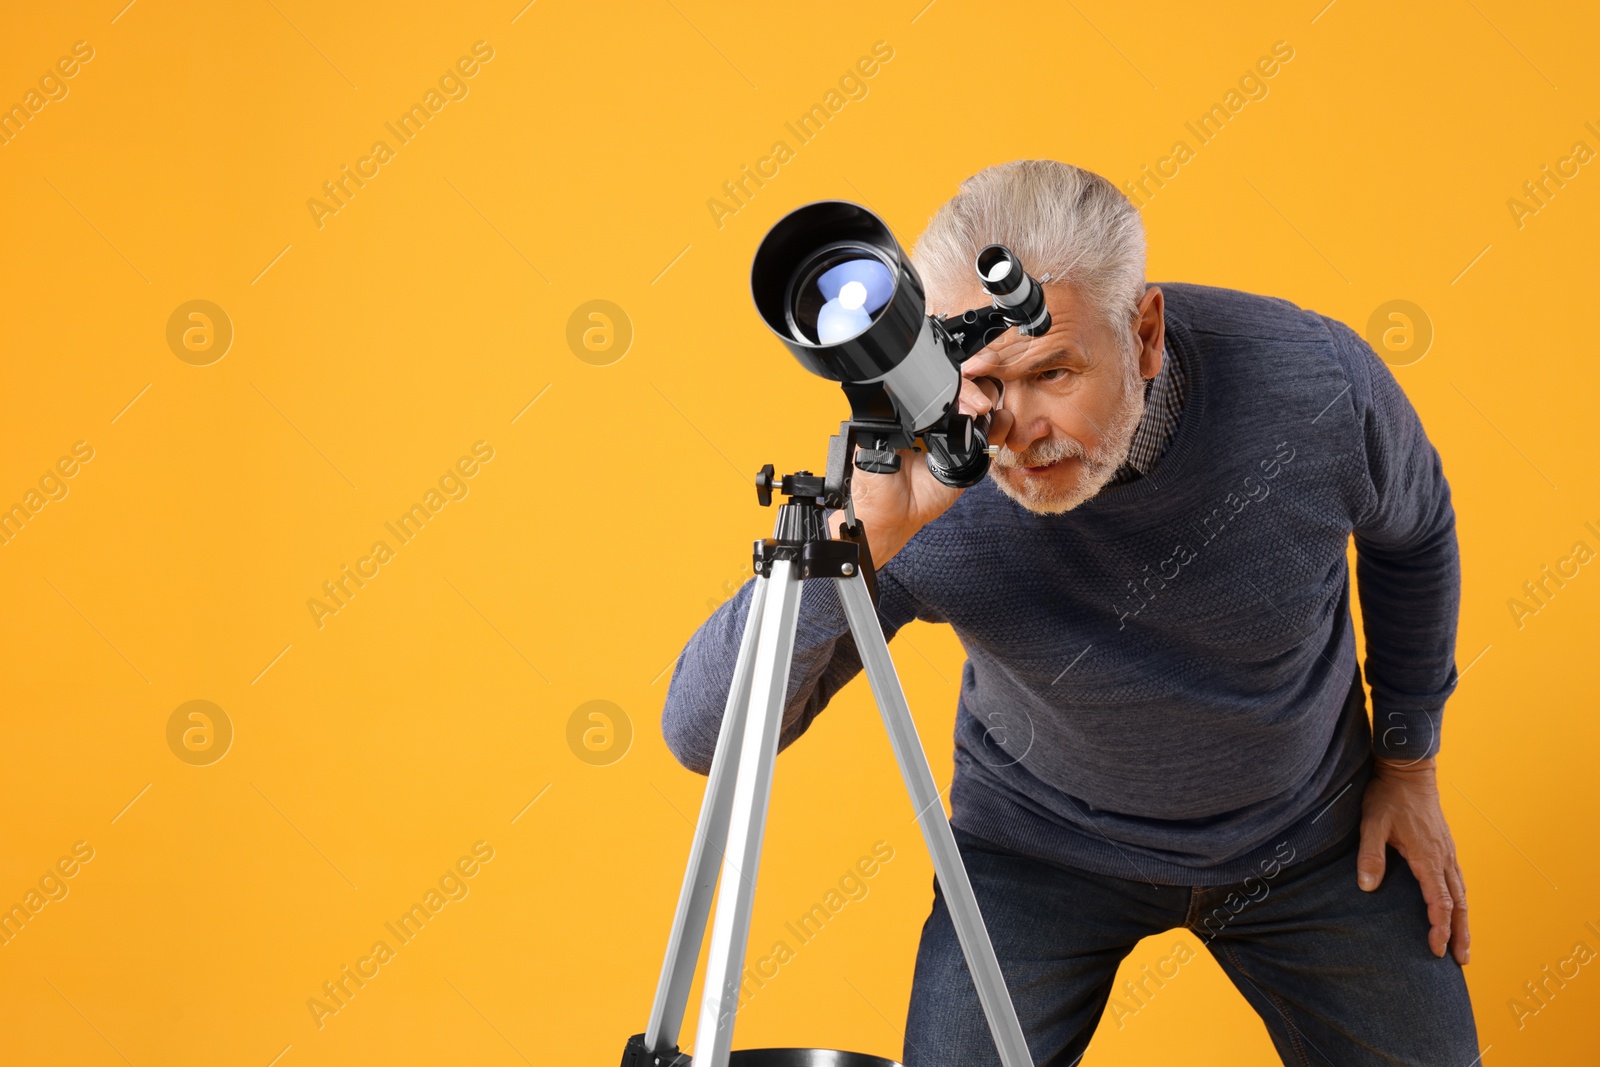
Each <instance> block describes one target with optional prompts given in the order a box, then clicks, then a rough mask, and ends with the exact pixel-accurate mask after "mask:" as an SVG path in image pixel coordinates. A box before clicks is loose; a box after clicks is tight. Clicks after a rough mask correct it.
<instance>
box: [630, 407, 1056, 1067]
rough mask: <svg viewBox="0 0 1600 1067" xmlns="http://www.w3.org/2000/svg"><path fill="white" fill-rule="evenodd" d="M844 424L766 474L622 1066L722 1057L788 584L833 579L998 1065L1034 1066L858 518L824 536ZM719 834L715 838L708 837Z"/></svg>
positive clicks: (682, 1064) (788, 1057) (757, 1061)
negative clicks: (719, 707) (645, 1014)
mask: <svg viewBox="0 0 1600 1067" xmlns="http://www.w3.org/2000/svg"><path fill="white" fill-rule="evenodd" d="M843 429H844V431H845V432H844V433H843V434H842V435H841V437H835V438H834V439H833V441H832V445H833V447H831V448H830V450H829V452H830V454H829V474H828V477H827V479H826V480H824V479H823V478H818V477H816V476H814V475H811V474H810V473H809V472H806V471H800V472H798V473H796V474H791V475H785V476H784V477H783V478H782V481H781V483H778V485H777V487H778V488H779V489H780V491H781V492H782V493H783V494H784V495H785V496H787V497H788V498H789V500H788V502H787V503H785V504H783V505H781V506H780V507H779V508H778V519H777V524H776V528H775V530H774V532H773V536H772V537H770V538H768V539H766V540H764V541H758V542H756V546H755V559H754V564H755V572H756V579H755V589H754V593H753V595H752V596H751V598H750V607H749V615H748V617H747V618H746V620H745V627H744V634H743V637H742V638H741V639H740V642H739V653H738V658H737V660H736V661H735V665H734V671H733V684H732V686H731V687H730V689H729V691H728V701H727V706H726V708H725V710H724V712H723V717H722V727H721V730H720V732H719V733H718V735H717V746H716V753H715V755H714V756H713V757H712V760H711V769H710V777H709V778H708V780H707V783H706V792H705V799H704V801H703V802H702V803H701V807H700V818H699V822H698V824H697V825H696V827H695V835H694V843H693V845H692V846H691V847H690V850H689V864H688V868H687V869H686V870H685V872H684V876H683V888H682V891H681V892H680V894H679V897H678V908H677V912H676V914H675V915H674V917H673V922H672V931H671V934H670V936H669V938H668V940H667V953H666V959H665V960H664V962H663V963H662V966H661V979H660V982H659V984H658V985H657V987H656V994H655V1001H654V1003H653V1004H652V1005H651V1008H650V1022H649V1026H648V1028H647V1029H646V1031H645V1032H644V1033H643V1034H636V1035H634V1036H633V1037H632V1038H630V1039H629V1041H628V1044H627V1047H626V1049H625V1051H624V1053H623V1057H622V1067H728V1062H729V1056H730V1052H731V1047H732V1039H733V1024H734V1015H735V1013H736V1012H737V1010H738V1002H739V987H740V982H741V974H742V972H743V970H744V954H745V946H746V942H747V941H748V940H749V936H750V914H751V908H752V904H753V902H754V897H755V875H756V868H757V865H758V864H759V862H760V858H761V839H762V834H763V832H764V830H765V828H766V817H767V806H768V802H769V800H770V798H771V794H772V771H773V764H774V762H775V761H776V759H777V752H778V734H779V730H780V729H781V726H782V720H783V710H784V703H785V699H784V698H785V695H786V693H787V691H788V683H789V667H790V662H791V659H792V657H793V653H794V641H795V629H796V622H797V619H798V617H799V613H800V591H801V585H802V583H803V582H806V581H814V580H819V579H824V578H827V579H832V580H833V582H834V584H835V586H836V587H837V589H838V593H839V599H840V601H841V602H842V603H843V606H844V611H845V616H846V618H847V620H848V622H849V625H850V632H851V635H852V636H853V637H854V639H855V644H856V649H857V651H858V652H859V653H860V656H861V665H862V668H863V671H864V672H865V674H866V676H867V680H868V682H869V683H870V684H871V687H872V694H873V697H874V699H875V700H876V701H877V704H878V709H879V711H880V713H881V714H882V716H883V723H884V726H885V728H886V729H887V730H888V733H889V743H890V746H891V747H892V748H893V750H894V755H895V760H896V761H897V762H898V763H899V765H900V774H901V776H902V777H903V778H904V779H905V784H906V790H907V792H908V793H909V794H910V796H911V803H912V806H913V807H914V808H915V809H916V816H917V822H918V824H919V825H920V826H921V829H922V836H923V839H924V841H925V842H926V843H927V846H928V853H929V855H930V856H931V858H932V860H933V868H934V873H935V874H936V876H937V877H938V880H939V887H940V889H941V890H942V891H943V893H944V897H945V901H946V903H947V905H948V906H949V909H950V918H951V921H952V923H953V924H954V926H955V931H956V936H957V938H958V939H959V941H960V943H961V950H962V953H963V954H964V955H965V957H966V960H967V967H968V969H969V970H970V971H971V973H972V978H973V983H974V985H975V986H976V987H977V992H978V1000H979V1002H980V1004H981V1005H982V1007H983V1012H984V1015H985V1017H986V1018H987V1020H988V1023H989V1030H990V1032H991V1033H992V1034H993V1035H994V1039H995V1046H996V1048H997V1049H998V1051H999V1054H1000V1062H1001V1064H1002V1067H1033V1060H1032V1058H1031V1057H1030V1055H1029V1053H1028V1046H1027V1043H1026V1042H1025V1040H1024V1038H1023V1035H1022V1027H1021V1024H1020V1023H1019V1022H1018V1021H1017V1014H1016V1010H1015V1008H1014V1007H1013V1005H1012V1003H1011V996H1010V994H1009V993H1008V992H1007V990H1006V986H1005V979H1004V977H1003V976H1002V975H1001V973H1000V964H999V961H998V960H997V959H996V958H995V954H994V947H993V946H992V945H991V944H990V942H989V932H988V930H987V928H985V926H984V924H983V916H982V915H981V914H980V913H979V911H978V901H977V898H976V896H974V894H973V891H972V883H971V882H970V881H969V880H968V878H967V871H966V867H965V866H964V865H963V864H962V862H961V854H960V852H959V851H958V849H957V847H956V840H955V835H954V834H953V833H952V832H951V829H950V823H949V821H948V820H947V819H946V818H945V814H944V808H943V806H942V804H941V803H940V798H939V790H938V787H937V786H936V785H935V784H934V779H933V772H932V770H931V769H930V768H929V766H928V757H927V754H926V753H925V752H924V751H923V748H922V744H921V742H920V741H919V740H918V737H917V728H916V724H915V723H914V722H913V720H912V718H911V709H910V707H909V706H908V705H907V703H906V696H905V691H904V690H903V689H902V688H901V687H900V679H899V677H898V675H896V673H895V668H894V661H893V659H892V658H891V657H890V655H889V646H888V643H887V641H886V640H885V639H884V636H883V628H882V627H881V626H880V625H879V622H878V615H877V610H876V608H875V606H874V601H875V600H876V588H875V585H876V583H875V581H874V579H873V568H872V557H871V552H870V550H869V549H868V547H867V544H866V538H865V534H864V531H863V528H862V526H861V524H860V523H859V522H855V521H854V516H853V513H851V512H849V511H847V512H846V515H847V518H849V519H850V521H849V522H848V523H847V524H846V525H845V527H844V529H843V530H842V531H841V537H840V539H833V538H830V536H829V534H828V528H827V524H826V521H825V512H824V510H823V504H824V502H825V501H838V500H841V493H840V490H841V488H842V490H843V493H842V501H843V502H846V503H847V502H848V499H849V495H848V493H849V463H850V460H849V458H847V457H850V456H851V453H852V451H853V445H854V433H853V430H854V429H855V427H852V426H851V425H850V424H848V423H847V424H845V426H844V427H843ZM774 487H775V485H774V480H773V477H772V465H771V464H768V465H767V466H766V467H764V468H763V469H762V472H761V474H760V475H759V476H758V477H757V479H756V488H757V496H758V498H759V499H760V500H761V503H762V504H763V506H769V505H770V504H771V501H772V491H773V489H774ZM724 843H725V846H726V847H725V848H722V847H719V846H721V845H723V844H724ZM718 852H720V854H721V883H722V895H721V897H720V898H719V899H718V901H717V910H716V918H715V921H714V922H713V924H712V928H711V948H710V952H709V958H708V962H707V965H706V977H705V984H704V992H703V996H702V1000H701V1004H700V1016H699V1028H698V1030H697V1032H696V1040H695V1051H694V1057H693V1060H692V1063H691V1061H690V1059H689V1057H688V1056H687V1055H685V1054H684V1053H681V1052H679V1051H678V1045H677V1042H678V1034H679V1029H680V1027H681V1026H682V1023H683V1016H684V1011H685V1009H686V1007H687V1005H688V1000H689V986H690V983H691V982H692V981H693V980H694V972H695V968H696V966H697V965H698V959H699V951H700V944H701V940H702V938H703V937H704V934H705V928H706V920H707V917H708V915H709V913H710V911H711V899H712V893H713V891H714V890H715V889H716V886H717V879H718V873H717V853H718ZM733 1055H734V1056H735V1057H736V1059H737V1060H738V1063H739V1065H740V1067H825V1065H826V1067H868V1065H872V1067H895V1065H893V1064H890V1063H889V1062H888V1061H885V1060H882V1059H878V1058H877V1057H871V1056H864V1055H859V1054H856V1053H839V1052H833V1051H827V1050H810V1049H800V1050H796V1049H783V1050H743V1051H741V1052H739V1053H734V1054H733Z"/></svg>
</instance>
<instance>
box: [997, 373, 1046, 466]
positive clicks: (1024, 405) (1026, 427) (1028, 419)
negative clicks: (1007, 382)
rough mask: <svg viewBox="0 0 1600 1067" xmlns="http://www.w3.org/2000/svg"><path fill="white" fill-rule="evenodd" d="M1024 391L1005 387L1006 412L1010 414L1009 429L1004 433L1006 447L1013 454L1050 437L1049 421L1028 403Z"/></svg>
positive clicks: (1037, 408)
mask: <svg viewBox="0 0 1600 1067" xmlns="http://www.w3.org/2000/svg"><path fill="white" fill-rule="evenodd" d="M1027 392H1028V391H1027V390H1026V389H1018V388H1016V387H1015V386H1014V385H1013V386H1007V387H1006V399H1005V405H1006V410H1007V411H1009V412H1011V417H1012V423H1011V429H1010V431H1008V432H1007V433H1006V442H1005V444H1006V447H1007V448H1009V449H1010V450H1011V451H1013V452H1024V451H1026V450H1027V449H1028V447H1029V446H1030V445H1032V444H1034V443H1035V442H1036V441H1041V440H1043V439H1044V438H1046V437H1049V436H1050V420H1049V419H1048V418H1047V417H1046V416H1045V414H1044V412H1043V411H1041V410H1040V409H1039V407H1038V405H1036V404H1033V403H1031V402H1030V398H1029V397H1028V396H1027Z"/></svg>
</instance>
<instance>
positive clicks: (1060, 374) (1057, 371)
mask: <svg viewBox="0 0 1600 1067" xmlns="http://www.w3.org/2000/svg"><path fill="white" fill-rule="evenodd" d="M1071 373H1072V372H1071V371H1069V370H1068V369H1067V368H1065V367H1051V368H1050V369H1049V370H1042V371H1040V372H1039V380H1040V381H1041V382H1054V381H1060V380H1061V379H1062V378H1065V377H1066V376H1067V375H1069V374H1071Z"/></svg>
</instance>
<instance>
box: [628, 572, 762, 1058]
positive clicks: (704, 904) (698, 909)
mask: <svg viewBox="0 0 1600 1067" xmlns="http://www.w3.org/2000/svg"><path fill="white" fill-rule="evenodd" d="M769 580H770V579H767V578H764V577H761V576H759V575H758V576H757V577H756V584H755V589H754V591H753V592H752V594H751V596H750V606H749V609H748V614H747V615H746V616H745V622H744V636H743V637H741V638H740V639H739V658H738V659H737V660H735V661H734V666H733V684H732V685H731V686H730V687H729V689H728V703H727V705H726V706H725V707H724V708H723V711H722V727H721V729H720V730H719V731H718V732H717V748H716V752H715V754H714V755H713V756H712V757H711V774H710V776H709V777H708V778H707V779H706V794H705V799H704V800H702V801H701V802H700V821H699V823H698V824H697V825H696V826H695V828H694V843H693V844H692V845H690V846H689V865H688V867H687V868H686V869H685V870H684V872H683V889H682V890H681V891H680V892H679V893H678V910H677V913H676V914H675V915H673V917H672V933H671V935H670V936H669V937H668V939H667V955H666V959H665V960H663V961H662V964H661V981H660V982H659V983H657V985H656V999H655V1002H654V1003H653V1004H652V1005H651V1007H650V1024H649V1026H648V1027H647V1028H646V1030H645V1048H647V1049H649V1050H650V1051H652V1052H665V1051H667V1050H669V1049H672V1048H675V1047H677V1044H678V1031H679V1029H680V1028H681V1027H682V1026H683V1013H684V1010H685V1008H686V1007H687V1005H688V1003H689V986H690V985H691V984H692V983H693V982H694V972H695V967H696V965H697V964H698V963H699V959H700V944H701V940H702V938H704V936H705V932H706V919H707V917H708V916H709V915H710V914H711V897H712V894H713V893H715V892H716V888H717V862H718V860H719V859H720V858H721V855H722V852H721V847H722V843H723V842H724V841H725V840H726V839H727V836H728V814H729V811H730V810H731V808H732V807H733V785H734V777H735V775H737V774H738V771H739V747H740V744H741V742H742V741H743V739H744V733H745V722H746V712H747V711H748V710H749V707H750V681H751V678H752V676H753V675H754V674H755V659H756V639H757V637H758V635H759V634H760V632H761V616H762V612H763V611H764V610H765V608H766V603H767V584H768V582H769Z"/></svg>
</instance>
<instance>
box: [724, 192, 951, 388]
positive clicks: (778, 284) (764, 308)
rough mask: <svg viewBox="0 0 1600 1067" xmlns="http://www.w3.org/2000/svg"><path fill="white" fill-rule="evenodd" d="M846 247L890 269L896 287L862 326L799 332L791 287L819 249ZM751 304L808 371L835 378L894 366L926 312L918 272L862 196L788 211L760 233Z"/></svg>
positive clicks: (872, 376)
mask: <svg viewBox="0 0 1600 1067" xmlns="http://www.w3.org/2000/svg"><path fill="white" fill-rule="evenodd" d="M837 248H849V249H851V250H853V251H859V252H860V253H861V254H862V255H863V256H866V255H871V256H873V257H875V258H877V259H878V260H879V261H880V262H882V263H883V265H884V266H885V267H887V268H888V270H889V276H890V279H891V280H892V281H893V283H894V293H893V295H892V296H890V298H889V302H888V303H887V304H885V305H884V307H883V308H882V309H880V310H879V311H878V312H877V313H876V316H875V318H874V319H873V322H872V324H871V325H870V326H868V327H867V328H866V329H865V330H863V331H862V332H861V333H859V334H857V335H856V336H854V337H852V338H850V339H849V340H846V341H840V342H837V343H835V344H821V343H818V342H816V341H813V340H811V339H809V338H807V337H805V336H803V335H798V331H797V330H796V329H795V328H794V325H793V323H792V321H791V308H792V301H793V299H794V297H795V293H794V287H795V286H796V285H797V284H799V282H800V281H801V275H802V274H803V273H804V270H805V267H806V266H807V265H808V264H810V263H811V262H812V261H813V260H815V259H816V257H817V255H818V253H819V252H822V251H825V250H828V249H837ZM750 294H751V296H753V297H754V298H755V303H756V310H757V311H758V312H760V313H761V317H762V319H764V320H765V321H766V324H767V326H768V327H769V328H770V329H771V330H772V332H773V333H775V334H777V335H778V339H779V340H781V341H782V342H783V343H784V345H785V346H787V347H788V349H789V351H790V352H792V353H793V354H794V357H795V358H796V359H798V360H799V361H800V364H801V366H803V367H805V368H806V369H807V370H808V371H810V372H811V373H812V374H816V375H819V376H821V377H823V378H828V379H830V380H832V381H836V382H870V381H875V380H877V379H879V378H882V377H883V376H884V375H885V374H887V373H888V372H889V371H892V370H894V368H895V367H897V366H899V365H900V363H901V361H902V360H904V359H905V358H906V356H907V355H908V354H909V353H910V352H911V350H912V349H913V348H914V347H915V345H916V342H917V337H918V334H919V333H920V332H921V331H922V329H923V326H924V321H925V318H926V307H927V301H926V298H925V297H924V295H923V289H922V279H921V278H920V277H918V276H917V272H916V268H914V267H913V266H912V265H911V258H910V257H909V256H907V255H906V253H905V251H904V250H903V249H901V247H900V242H898V241H896V240H895V238H894V234H893V233H891V232H890V231H889V227H888V226H886V225H884V223H883V221H882V220H881V219H879V218H878V217H877V216H876V215H874V214H873V213H872V212H870V211H868V210H867V209H866V208H864V207H862V206H860V205H859V204H852V203H850V202H848V201H845V200H822V201H818V202H817V203H814V204H807V205H806V206H804V207H801V208H797V209H796V210H794V211H791V212H789V214H787V215H785V216H784V217H783V218H782V219H779V220H778V222H777V223H776V224H775V225H774V226H773V227H772V229H771V230H770V231H768V233H767V235H766V237H764V238H762V241H761V246H760V247H759V248H758V249H756V255H755V260H754V262H753V263H752V264H751V266H750Z"/></svg>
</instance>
